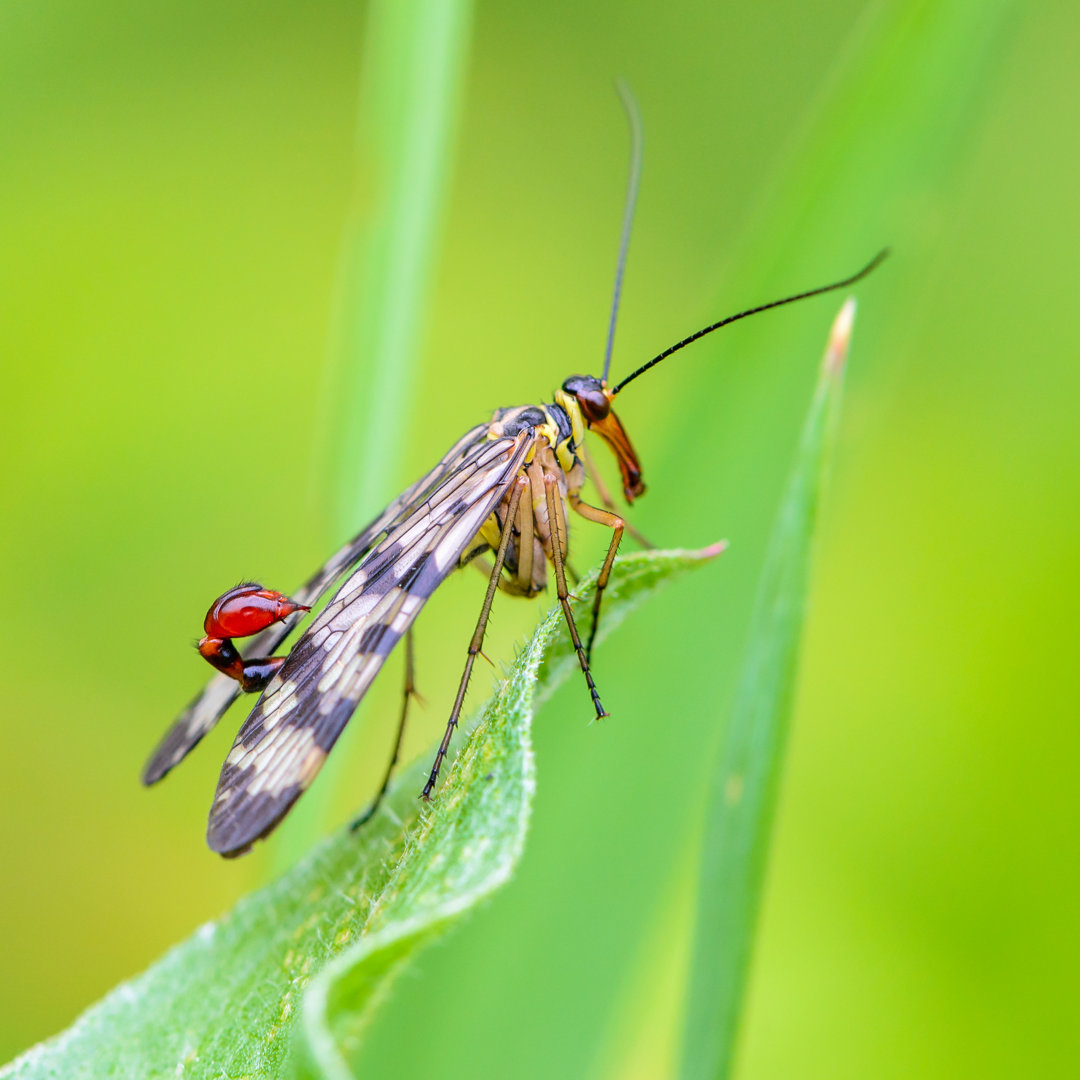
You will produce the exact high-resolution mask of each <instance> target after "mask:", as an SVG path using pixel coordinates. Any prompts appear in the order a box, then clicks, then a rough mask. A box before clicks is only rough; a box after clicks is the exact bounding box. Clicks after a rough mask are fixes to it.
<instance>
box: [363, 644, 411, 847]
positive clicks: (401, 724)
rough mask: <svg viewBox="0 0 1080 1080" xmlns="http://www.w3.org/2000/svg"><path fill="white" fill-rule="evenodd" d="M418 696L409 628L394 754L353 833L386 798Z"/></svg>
mask: <svg viewBox="0 0 1080 1080" xmlns="http://www.w3.org/2000/svg"><path fill="white" fill-rule="evenodd" d="M419 696H420V695H419V694H417V692H416V682H415V677H414V668H413V629H412V627H411V626H410V627H409V629H408V630H406V631H405V689H404V691H403V692H402V696H401V719H400V720H399V721H398V729H397V737H396V738H395V739H394V752H393V754H391V756H390V764H389V765H387V766H386V772H385V774H384V775H383V781H382V784H381V785H380V786H379V793H378V794H377V795H376V796H375V798H374V799H372V801H371V805H370V806H369V807H368V808H367V809H366V810H365V811H364V812H363V813H362V814H361V815H360V816H359V817H356V818H354V819H353V820H352V821H351V822H350V823H349V828H350V829H352V830H353V832H355V831H356V830H357V829H359V828H360V826H361V825H365V824H366V823H367V822H369V821H370V820H371V819H372V818H373V817H374V816H375V811H376V810H378V809H379V807H380V805H382V801H383V799H384V798H385V796H386V789H387V788H389V787H390V777H391V776H393V775H394V768H395V767H396V766H397V763H398V758H399V757H400V756H401V741H402V739H403V738H404V737H405V721H406V720H407V719H408V717H409V701H410V700H411V699H412V698H414V697H419Z"/></svg>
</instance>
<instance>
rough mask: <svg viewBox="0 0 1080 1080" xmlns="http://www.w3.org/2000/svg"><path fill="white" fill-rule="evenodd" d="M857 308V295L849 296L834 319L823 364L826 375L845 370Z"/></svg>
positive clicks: (836, 373)
mask: <svg viewBox="0 0 1080 1080" xmlns="http://www.w3.org/2000/svg"><path fill="white" fill-rule="evenodd" d="M855 308H856V304H855V297H854V296H849V297H848V298H847V299H846V300H845V301H844V303H843V306H842V307H841V308H840V310H839V311H838V312H837V314H836V318H835V319H834V320H833V324H832V329H831V330H830V331H829V344H828V345H826V346H825V359H824V362H823V364H822V367H823V369H824V371H825V374H826V375H839V374H840V373H841V372H842V371H843V370H844V361H846V360H847V354H848V346H849V345H850V344H851V328H852V327H853V326H854V325H855Z"/></svg>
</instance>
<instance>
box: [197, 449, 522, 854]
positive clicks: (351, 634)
mask: <svg viewBox="0 0 1080 1080" xmlns="http://www.w3.org/2000/svg"><path fill="white" fill-rule="evenodd" d="M533 441H534V436H533V435H532V433H531V431H528V430H526V431H523V432H521V433H520V434H518V435H516V436H514V437H512V438H511V437H506V438H501V439H496V440H493V441H487V439H486V438H485V439H483V440H479V441H476V442H475V443H474V444H473V445H472V446H471V447H468V448H467V449H466V450H465V451H464V453H463V454H462V458H461V460H460V461H459V463H458V465H457V467H456V468H455V469H453V470H452V471H451V472H450V474H449V475H447V476H446V477H445V478H444V479H443V480H442V481H441V482H440V483H438V484H436V485H435V487H434V490H432V489H431V488H430V487H427V488H426V489H425V492H424V493H423V494H422V497H417V498H415V499H414V500H413V501H412V502H411V503H410V504H408V505H407V506H405V507H403V508H402V512H401V514H399V516H398V518H397V520H396V521H395V523H394V525H393V527H392V528H391V529H389V530H388V531H387V533H386V535H385V536H384V537H383V538H382V539H381V540H380V541H379V542H378V543H377V544H376V545H375V546H374V547H373V548H372V549H371V550H370V552H369V553H368V554H367V555H366V556H365V557H364V558H363V559H362V560H361V562H360V563H359V565H358V566H357V568H356V570H355V571H354V573H353V574H352V576H351V577H349V578H348V579H347V580H346V581H345V583H344V584H343V585H342V586H341V588H340V589H339V590H338V592H337V594H336V595H335V596H334V598H333V599H332V600H331V601H330V602H329V603H328V604H327V606H326V608H325V609H324V610H323V611H322V612H321V613H320V614H319V616H318V617H317V618H316V619H315V621H314V622H313V623H312V624H311V626H310V627H309V628H308V630H307V632H306V633H305V634H304V636H303V637H302V638H301V639H300V641H298V642H297V644H296V646H295V647H294V649H293V651H292V652H291V653H290V654H289V657H288V659H287V660H286V662H285V664H284V665H282V668H281V670H280V671H279V672H278V673H277V674H276V675H275V676H274V678H273V680H272V681H271V682H270V684H269V685H268V686H267V688H266V690H265V691H264V693H263V695H262V697H261V698H260V699H259V702H258V704H257V705H256V706H255V708H254V709H253V710H252V712H251V715H250V716H249V717H248V718H247V720H246V721H245V722H244V725H243V727H242V728H241V729H240V733H239V734H238V735H237V737H236V742H235V743H234V744H233V748H232V750H231V751H230V753H229V756H228V757H227V758H226V760H225V764H224V766H223V767H222V770H221V778H220V779H219V781H218V789H217V794H216V796H215V798H214V803H213V806H212V807H211V809H210V821H209V827H208V830H207V841H208V843H209V845H210V847H211V848H212V849H213V850H214V851H219V852H221V853H222V854H226V855H236V854H240V853H241V852H242V851H245V850H246V849H247V848H248V847H249V846H250V845H251V843H252V842H253V841H255V840H257V839H259V837H261V836H265V835H266V834H267V833H268V832H269V831H270V830H271V829H273V828H274V826H275V825H277V823H278V822H279V821H280V820H281V819H282V817H284V816H285V814H286V813H287V812H288V810H289V808H290V807H291V806H292V804H293V803H294V802H295V801H296V800H297V799H298V798H299V797H300V795H301V794H302V793H303V791H304V790H305V789H306V788H307V787H308V785H309V784H310V783H311V781H312V780H313V779H314V777H315V774H316V773H317V772H318V771H319V769H320V768H321V767H322V764H323V762H324V761H325V760H326V756H327V754H328V753H329V752H330V749H331V748H332V747H333V745H334V743H335V742H336V741H337V738H338V736H339V735H340V734H341V731H342V729H343V728H344V726H345V724H346V722H347V721H348V720H349V718H350V717H351V716H352V714H353V712H354V711H355V709H356V707H357V705H358V704H359V702H360V699H361V698H362V697H363V696H364V694H365V693H366V692H367V689H368V687H369V686H370V685H371V682H372V680H373V679H374V678H375V676H376V674H377V673H378V671H379V669H380V668H381V667H382V665H383V663H384V662H385V661H386V657H387V656H388V655H389V653H390V650H391V649H392V648H393V647H394V645H395V644H396V643H397V642H398V641H399V640H400V638H401V637H402V635H403V634H404V633H405V631H406V630H407V629H408V627H409V626H410V625H411V624H412V621H413V619H415V618H416V615H417V614H418V613H419V611H420V609H421V608H422V607H423V605H424V604H425V603H426V601H427V600H428V598H429V597H430V596H431V594H432V593H433V592H434V591H435V589H436V588H437V587H438V586H439V584H440V583H441V582H442V581H443V579H444V578H445V577H446V576H447V574H449V573H450V572H451V571H452V570H453V569H455V567H456V566H457V565H458V561H459V559H460V558H461V555H462V554H463V553H464V552H465V550H466V549H467V548H468V547H469V545H470V543H471V542H472V541H473V540H474V539H475V537H476V535H477V533H478V532H479V531H480V529H481V527H482V525H483V524H484V522H485V521H486V520H487V518H488V517H489V515H490V514H491V513H492V511H493V510H494V509H495V507H496V506H497V505H498V503H499V501H500V499H501V498H502V497H503V495H504V494H505V493H506V490H507V488H508V487H509V485H510V484H511V483H512V482H513V479H514V477H515V475H516V474H517V471H518V469H519V467H520V465H521V463H522V462H523V460H524V459H525V457H526V456H527V453H528V450H529V448H530V445H531V444H532V442H533Z"/></svg>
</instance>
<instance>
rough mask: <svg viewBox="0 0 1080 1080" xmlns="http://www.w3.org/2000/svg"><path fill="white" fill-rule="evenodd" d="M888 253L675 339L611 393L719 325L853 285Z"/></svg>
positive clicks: (883, 250)
mask: <svg viewBox="0 0 1080 1080" xmlns="http://www.w3.org/2000/svg"><path fill="white" fill-rule="evenodd" d="M888 254H889V249H888V248H883V249H882V250H881V251H879V252H878V253H877V254H876V255H875V256H874V257H873V258H872V259H871V260H870V261H869V262H868V263H867V264H866V265H865V266H864V267H863V268H862V269H861V270H860V271H859V272H858V273H857V274H852V275H851V277H848V278H844V280H843V281H834V282H833V283H832V284H831V285H822V286H821V287H820V288H818V289H811V290H810V291H809V292H801V293H796V294H795V295H794V296H785V297H784V299H783V300H773V301H772V302H771V303H768V304H762V305H761V306H760V307H754V308H750V309H749V310H747V311H740V312H739V314H738V315H729V316H728V317H727V318H726V319H721V320H720V321H719V322H717V323H713V324H712V326H706V327H705V329H704V330H699V331H698V332H697V333H696V334H691V335H690V336H689V337H687V338H683V339H682V341H677V342H676V343H675V344H674V345H672V346H671V348H669V349H665V350H664V351H663V352H662V353H661V354H660V355H659V356H654V357H653V358H652V359H651V360H650V361H649V362H648V363H647V364H642V365H641V367H639V368H638V369H637V371H635V372H633V373H632V374H630V375H627V376H626V378H625V379H623V381H622V382H621V383H619V385H618V386H616V387H615V389H614V390H612V391H611V393H612V395H613V396H614V395H615V394H617V393H618V392H619V391H620V390H621V389H622V388H623V387H624V386H626V384H627V383H632V382H633V381H634V380H635V379H636V378H637V377H638V376H639V375H644V374H645V372H646V371H648V370H649V368H651V367H655V366H656V365H657V364H659V363H660V361H661V360H666V359H667V358H668V357H669V356H670V355H671V354H672V353H675V352H678V351H679V350H680V349H684V348H686V346H687V345H691V344H693V342H695V341H697V340H698V338H703V337H704V336H705V335H706V334H711V333H712V332H713V331H714V330H719V329H720V327H721V326H728V325H730V324H731V323H733V322H738V321H739V320H740V319H745V318H746V317H747V316H749V315H757V314H758V312H761V311H768V310H769V309H770V308H774V307H782V306H783V305H784V304H793V303H795V301H796V300H806V299H808V298H809V297H811V296H820V295H821V294H822V293H827V292H832V291H833V290H834V289H843V288H845V287H846V286H848V285H854V284H855V282H856V281H859V280H861V279H862V278H864V277H866V275H867V274H869V273H870V272H871V271H872V270H876V269H877V267H878V266H879V265H880V264H881V262H882V260H884V258H885V256H886V255H888Z"/></svg>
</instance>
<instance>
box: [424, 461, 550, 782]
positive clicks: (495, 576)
mask: <svg viewBox="0 0 1080 1080" xmlns="http://www.w3.org/2000/svg"><path fill="white" fill-rule="evenodd" d="M528 486H529V480H528V477H525V476H519V477H518V478H517V480H515V481H514V487H513V489H512V491H511V493H510V505H509V507H507V511H506V521H505V523H504V524H503V529H502V536H501V537H500V538H499V550H498V551H497V552H496V554H495V565H494V566H493V567H492V569H491V577H490V578H488V587H487V593H486V594H485V595H484V606H483V607H482V608H481V609H480V618H479V619H478V620H477V622H476V630H475V631H474V632H473V636H472V641H470V642H469V655H468V658H467V659H466V661H465V670H464V671H463V672H462V673H461V682H460V683H459V684H458V691H457V697H455V698H454V707H453V708H452V709H451V710H450V719H449V720H448V721H447V722H446V732H445V734H444V735H443V737H442V742H441V743H439V750H438V753H436V755H435V764H434V765H432V766H431V775H430V776H429V777H428V780H427V783H426V784H425V785H424V790H423V791H422V792H421V793H420V797H421V798H423V799H425V800H427V799H430V798H431V791H432V788H434V787H435V783H436V781H437V780H438V779H439V769H440V768H441V767H442V763H443V758H445V757H446V752H447V750H449V749H450V739H451V738H452V737H453V734H454V728H456V727H457V722H458V717H459V716H460V715H461V706H462V705H463V704H464V702H465V691H466V690H467V689H468V688H469V676H470V675H472V669H473V664H474V663H475V662H476V656H477V654H478V653H479V652H480V649H481V646H482V645H483V644H484V631H485V630H486V629H487V621H488V615H490V614H491V601H492V600H493V599H494V597H495V590H496V589H497V588H498V586H499V575H500V574H501V573H502V568H503V563H504V562H505V561H506V549H507V547H508V546H509V544H510V535H511V533H512V532H513V531H514V517H515V515H516V513H517V507H518V503H519V502H520V501H521V496H522V493H523V492H524V490H525V488H527V487H528Z"/></svg>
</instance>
